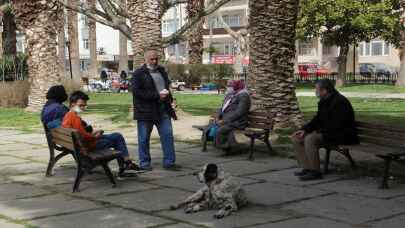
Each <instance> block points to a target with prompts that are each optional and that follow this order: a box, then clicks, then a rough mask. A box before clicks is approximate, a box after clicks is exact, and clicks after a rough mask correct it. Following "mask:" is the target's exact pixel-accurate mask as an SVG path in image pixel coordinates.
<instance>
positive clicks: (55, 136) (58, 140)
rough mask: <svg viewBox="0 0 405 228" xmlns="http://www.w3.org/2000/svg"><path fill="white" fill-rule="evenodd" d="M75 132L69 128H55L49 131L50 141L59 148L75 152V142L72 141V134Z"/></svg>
mask: <svg viewBox="0 0 405 228" xmlns="http://www.w3.org/2000/svg"><path fill="white" fill-rule="evenodd" d="M74 132H76V130H74V129H69V128H55V129H52V130H51V134H52V141H53V142H54V143H55V144H56V145H59V146H62V147H65V148H66V149H69V150H72V151H75V150H76V148H75V142H74V140H73V133H74Z"/></svg>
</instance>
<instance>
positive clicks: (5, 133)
mask: <svg viewBox="0 0 405 228" xmlns="http://www.w3.org/2000/svg"><path fill="white" fill-rule="evenodd" d="M20 134H22V132H21V131H17V130H11V129H0V137H4V136H11V135H20Z"/></svg>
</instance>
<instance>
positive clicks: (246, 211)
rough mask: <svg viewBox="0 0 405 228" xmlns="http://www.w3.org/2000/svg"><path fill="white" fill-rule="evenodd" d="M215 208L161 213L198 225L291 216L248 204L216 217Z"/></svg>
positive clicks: (247, 222) (239, 223)
mask: <svg viewBox="0 0 405 228" xmlns="http://www.w3.org/2000/svg"><path fill="white" fill-rule="evenodd" d="M215 212H216V211H215V210H210V211H201V212H198V213H193V214H186V213H184V211H183V210H176V211H165V212H161V213H160V214H162V215H165V216H170V217H172V218H176V219H179V220H182V221H187V222H189V223H192V224H196V225H203V226H205V227H216V228H220V227H224V228H228V227H233V228H236V227H245V226H251V225H255V224H263V223H268V222H272V221H277V220H282V219H287V218H289V217H291V216H289V215H287V214H286V213H285V212H283V211H280V210H276V209H271V208H266V207H258V206H248V207H246V208H242V209H241V210H240V211H238V212H236V213H234V214H232V215H231V216H228V217H226V218H224V219H215V218H214V217H213V216H214V214H215Z"/></svg>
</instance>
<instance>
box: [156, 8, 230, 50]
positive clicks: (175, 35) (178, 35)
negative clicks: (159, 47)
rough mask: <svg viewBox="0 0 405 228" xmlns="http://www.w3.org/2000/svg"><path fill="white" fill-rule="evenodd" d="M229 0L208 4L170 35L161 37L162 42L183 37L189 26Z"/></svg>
mask: <svg viewBox="0 0 405 228" xmlns="http://www.w3.org/2000/svg"><path fill="white" fill-rule="evenodd" d="M230 1H231V0H220V1H218V2H216V4H214V5H212V6H210V7H209V8H208V9H207V10H205V11H202V12H201V13H200V14H199V15H197V16H195V17H194V18H192V19H191V20H189V21H187V23H186V24H185V25H183V26H182V27H181V28H180V29H179V30H177V31H176V32H175V33H173V34H172V35H170V36H168V37H166V38H163V44H164V45H168V44H175V43H178V42H179V41H180V40H182V39H183V38H184V37H183V35H184V33H186V32H187V31H188V30H189V29H190V28H191V27H193V26H194V25H195V24H197V23H198V22H199V21H200V20H201V19H202V18H203V17H205V16H208V15H210V14H212V13H214V12H215V11H217V10H218V9H219V8H220V7H221V6H223V5H225V4H226V3H228V2H230Z"/></svg>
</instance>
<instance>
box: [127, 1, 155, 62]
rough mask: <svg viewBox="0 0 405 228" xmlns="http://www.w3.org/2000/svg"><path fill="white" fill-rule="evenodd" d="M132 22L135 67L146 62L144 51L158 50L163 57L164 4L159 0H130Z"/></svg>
mask: <svg viewBox="0 0 405 228" xmlns="http://www.w3.org/2000/svg"><path fill="white" fill-rule="evenodd" d="M127 7H128V14H129V18H130V23H131V29H132V30H131V35H132V50H133V53H134V68H137V67H138V66H140V65H141V64H143V63H144V53H145V51H148V50H156V51H157V52H158V53H159V56H160V57H163V48H162V47H163V46H162V32H161V18H162V16H163V15H162V14H163V9H162V6H161V5H160V2H159V1H157V0H128V1H127Z"/></svg>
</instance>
